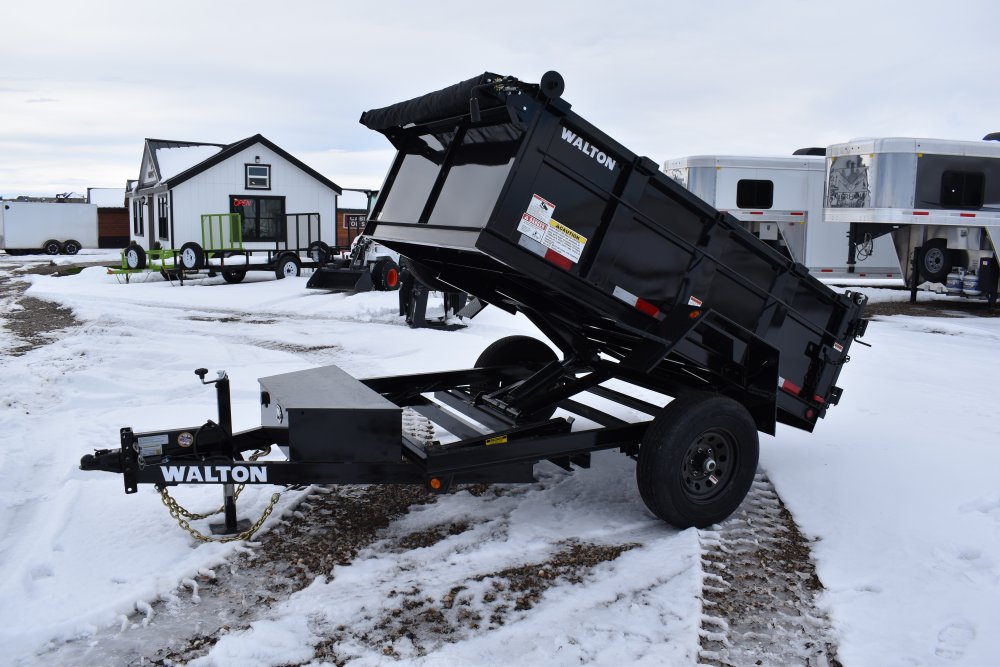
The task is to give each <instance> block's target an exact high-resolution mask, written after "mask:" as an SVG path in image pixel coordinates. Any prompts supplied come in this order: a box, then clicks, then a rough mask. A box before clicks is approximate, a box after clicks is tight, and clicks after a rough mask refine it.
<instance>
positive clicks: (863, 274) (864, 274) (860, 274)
mask: <svg viewBox="0 0 1000 667" xmlns="http://www.w3.org/2000/svg"><path fill="white" fill-rule="evenodd" d="M858 275H859V276H861V277H862V278H864V277H866V276H867V275H868V274H867V273H859V274H858Z"/></svg>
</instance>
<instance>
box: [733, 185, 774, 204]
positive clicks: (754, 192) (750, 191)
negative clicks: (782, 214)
mask: <svg viewBox="0 0 1000 667" xmlns="http://www.w3.org/2000/svg"><path fill="white" fill-rule="evenodd" d="M773 205H774V181H755V180H750V179H743V180H741V181H739V182H737V183H736V208H771V206H773Z"/></svg>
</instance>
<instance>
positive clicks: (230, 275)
mask: <svg viewBox="0 0 1000 667" xmlns="http://www.w3.org/2000/svg"><path fill="white" fill-rule="evenodd" d="M246 277H247V272H246V271H245V270H243V269H226V270H225V271H223V272H222V279H223V280H225V281H226V282H227V283H229V284H230V285H235V284H236V283H241V282H243V279H244V278H246Z"/></svg>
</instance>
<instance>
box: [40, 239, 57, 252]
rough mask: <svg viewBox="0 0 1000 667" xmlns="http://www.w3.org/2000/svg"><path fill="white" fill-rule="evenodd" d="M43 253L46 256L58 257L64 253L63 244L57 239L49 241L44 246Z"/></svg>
mask: <svg viewBox="0 0 1000 667" xmlns="http://www.w3.org/2000/svg"><path fill="white" fill-rule="evenodd" d="M42 252H43V253H45V254H46V255H58V254H59V253H61V252H62V243H59V241H56V240H55V239H49V240H48V241H46V242H45V243H43V244H42Z"/></svg>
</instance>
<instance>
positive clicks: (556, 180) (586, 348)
mask: <svg viewBox="0 0 1000 667" xmlns="http://www.w3.org/2000/svg"><path fill="white" fill-rule="evenodd" d="M563 87H564V86H563V81H562V78H561V77H560V76H559V75H558V74H556V73H554V72H550V73H548V74H546V75H545V76H544V77H543V78H542V80H541V82H540V83H538V84H530V83H525V82H522V81H519V80H516V79H514V78H511V77H504V76H498V75H494V74H489V73H487V74H484V75H482V76H479V77H476V78H474V79H470V80H467V81H464V82H462V83H459V84H457V85H454V86H451V87H449V88H446V89H443V90H440V91H437V92H433V93H429V94H427V95H424V96H422V97H419V98H415V99H413V100H409V101H406V102H401V103H399V104H395V105H392V106H389V107H386V108H382V109H376V110H372V111H368V112H366V113H364V114H363V115H362V118H361V122H362V123H363V124H364V125H366V126H367V127H369V128H371V129H373V130H377V131H379V132H381V133H383V134H384V135H385V136H386V137H387V138H388V139H389V141H390V142H391V143H392V144H393V145H394V146H395V147H396V149H397V151H398V153H397V155H396V158H395V160H394V162H393V164H392V167H391V169H390V171H389V173H388V175H387V177H386V180H385V185H384V187H383V189H382V191H381V193H380V195H379V198H378V201H377V203H376V204H375V207H374V209H373V211H372V215H371V216H370V218H369V222H368V225H367V227H366V229H365V234H366V235H368V236H370V237H371V238H373V239H375V240H376V241H377V242H378V243H381V244H384V245H385V246H387V247H389V248H391V249H393V250H396V251H397V252H399V253H400V255H402V256H403V257H405V258H406V262H407V265H408V268H409V270H411V271H413V272H414V273H415V275H416V277H417V278H418V279H419V280H420V281H421V282H422V283H423V284H425V285H427V286H429V287H430V288H432V289H441V290H442V291H447V292H464V293H467V294H469V295H470V296H471V301H470V304H469V305H468V306H466V308H465V309H464V310H465V311H466V313H465V314H466V315H470V314H472V313H474V312H475V311H476V309H480V308H482V307H486V306H487V305H492V306H494V307H497V308H501V309H503V310H506V311H509V312H511V313H516V312H520V313H523V314H524V315H525V316H527V317H528V318H529V319H530V321H531V322H533V323H534V324H535V325H536V326H537V327H538V329H539V330H540V331H541V332H542V333H543V334H544V335H545V336H546V337H547V338H548V340H549V342H550V343H551V346H550V345H548V344H546V343H543V342H542V341H540V340H537V339H534V338H530V337H525V336H513V337H509V338H505V339H501V340H499V341H496V342H495V343H493V344H492V345H490V346H489V347H488V348H486V350H485V351H484V352H483V353H482V355H481V356H480V357H479V360H478V361H477V363H476V365H475V368H472V369H464V370H455V371H448V372H436V373H426V374H419V375H407V376H394V377H382V378H370V379H364V380H358V379H355V378H353V377H351V376H349V375H348V374H346V373H345V372H343V371H342V370H340V369H338V368H336V367H334V366H327V367H321V368H316V369H312V370H306V371H300V372H294V373H288V374H284V375H278V376H273V377H266V378H261V379H260V402H261V422H262V425H261V427H260V428H256V429H251V430H249V431H244V432H240V433H233V432H232V429H231V420H230V418H229V394H228V379H226V378H225V376H224V375H223V374H220V376H219V379H218V380H216V381H214V382H215V384H216V389H217V392H218V403H219V420H218V422H217V423H216V422H212V421H209V422H207V423H205V424H202V425H200V426H195V427H188V428H181V429H173V430H169V431H157V432H145V433H136V432H133V431H132V429H130V428H125V429H122V431H121V436H120V438H121V448H120V449H114V450H99V451H97V452H95V453H94V454H92V455H87V456H85V457H84V459H83V461H82V462H81V466H82V467H83V468H85V469H98V470H108V471H113V472H117V473H122V474H123V476H124V480H125V488H126V492H130V493H131V492H134V491H136V489H137V485H138V484H141V483H152V484H156V485H160V486H161V487H162V486H170V485H173V484H178V483H220V484H229V485H231V484H233V483H244V482H245V483H270V484H301V483H418V484H424V485H425V486H426V488H428V489H429V490H431V491H434V492H443V491H447V490H448V489H449V488H450V487H451V486H452V484H455V483H466V482H523V481H530V480H532V479H533V477H532V470H533V467H534V466H535V465H536V464H538V463H540V462H543V461H550V462H552V463H554V464H556V465H559V466H562V467H564V468H566V469H572V468H574V467H587V466H589V464H590V455H591V453H592V452H595V451H598V450H603V449H618V450H620V451H621V452H622V453H624V454H626V455H629V456H632V457H634V458H635V459H636V460H637V464H636V477H637V482H638V488H639V492H640V495H641V497H642V499H643V500H644V502H645V503H646V505H647V506H648V507H649V508H650V510H651V511H652V512H653V513H655V514H656V515H657V516H659V517H661V518H662V519H664V520H666V521H667V522H669V523H671V524H673V525H675V526H679V527H687V526H707V525H711V524H713V523H716V522H718V521H721V520H722V519H724V518H725V517H726V516H728V515H729V514H730V513H731V512H733V511H734V510H735V509H736V508H737V507H738V505H739V504H740V502H741V501H742V499H743V498H744V496H745V495H746V493H747V491H748V489H749V487H750V485H751V482H752V479H753V476H754V473H755V470H756V466H757V457H758V432H764V433H768V434H772V435H773V434H774V433H775V427H776V424H777V423H778V422H780V423H783V424H788V425H790V426H793V427H796V428H800V429H804V430H807V431H812V429H813V428H814V427H815V426H816V423H817V421H818V420H819V419H820V418H822V417H824V416H825V415H826V412H827V409H828V408H829V407H830V406H831V405H834V404H836V403H837V402H838V401H839V399H840V397H841V389H840V388H839V387H838V386H836V382H837V378H838V376H839V374H840V371H841V368H842V367H843V364H844V363H846V362H847V361H848V360H849V357H848V352H849V349H850V346H851V343H852V341H853V340H855V339H856V338H858V337H860V336H862V335H863V334H864V329H865V321H864V320H863V319H862V313H863V309H864V303H865V298H864V297H863V296H862V295H857V294H850V293H846V294H841V293H836V292H834V291H832V290H831V289H829V288H828V287H826V286H825V285H823V284H822V283H820V282H819V281H818V280H816V279H815V278H813V277H812V276H810V275H809V274H808V272H807V271H806V269H805V267H804V266H802V265H800V264H796V263H793V262H791V261H790V260H788V259H786V258H785V257H783V256H782V255H780V254H779V253H777V252H775V251H773V250H772V249H771V248H769V247H768V246H766V245H765V244H764V243H762V242H761V241H759V240H758V239H757V238H755V237H754V236H753V235H751V234H749V233H747V232H746V231H744V230H743V229H742V228H741V226H740V224H739V223H738V222H737V221H736V220H735V219H734V218H733V217H731V216H729V215H728V214H725V213H720V212H719V211H716V210H714V209H713V208H711V207H710V206H708V205H707V204H706V203H704V202H703V201H702V200H700V199H698V198H697V197H695V196H693V195H691V194H690V193H689V192H688V191H687V190H685V189H684V188H682V187H681V186H679V185H677V184H675V183H674V182H673V181H672V180H671V179H670V178H668V177H667V176H666V175H665V174H663V173H661V172H660V171H659V170H658V169H657V166H656V163H655V162H654V161H653V160H651V159H649V158H647V157H640V156H638V155H636V154H634V153H632V152H631V151H629V150H628V149H627V148H625V147H624V146H622V145H621V144H619V143H618V142H616V141H615V140H614V139H612V138H611V137H610V136H608V135H607V134H605V133H604V132H602V131H601V130H599V129H598V128H596V127H594V126H593V125H591V124H590V123H588V122H587V121H586V120H584V119H583V118H582V117H580V116H579V115H577V114H576V113H575V112H574V111H573V110H572V109H571V107H570V104H569V103H567V102H566V101H565V100H563V99H562V92H563ZM553 347H555V348H557V349H558V350H559V353H558V354H556V353H555V352H554V350H553ZM200 373H201V374H202V377H203V382H204V381H205V380H204V370H201V371H200ZM636 388H638V389H636ZM647 390H648V391H647ZM653 396H656V397H658V398H652V397H653ZM623 408H625V409H623ZM622 415H632V416H633V418H624V417H623V416H622ZM275 444H277V445H279V446H280V447H281V448H282V451H283V452H284V453H285V455H286V458H287V460H283V461H246V460H244V456H245V455H246V454H247V453H249V452H252V451H255V450H260V449H266V448H269V447H270V446H272V445H275Z"/></svg>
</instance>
